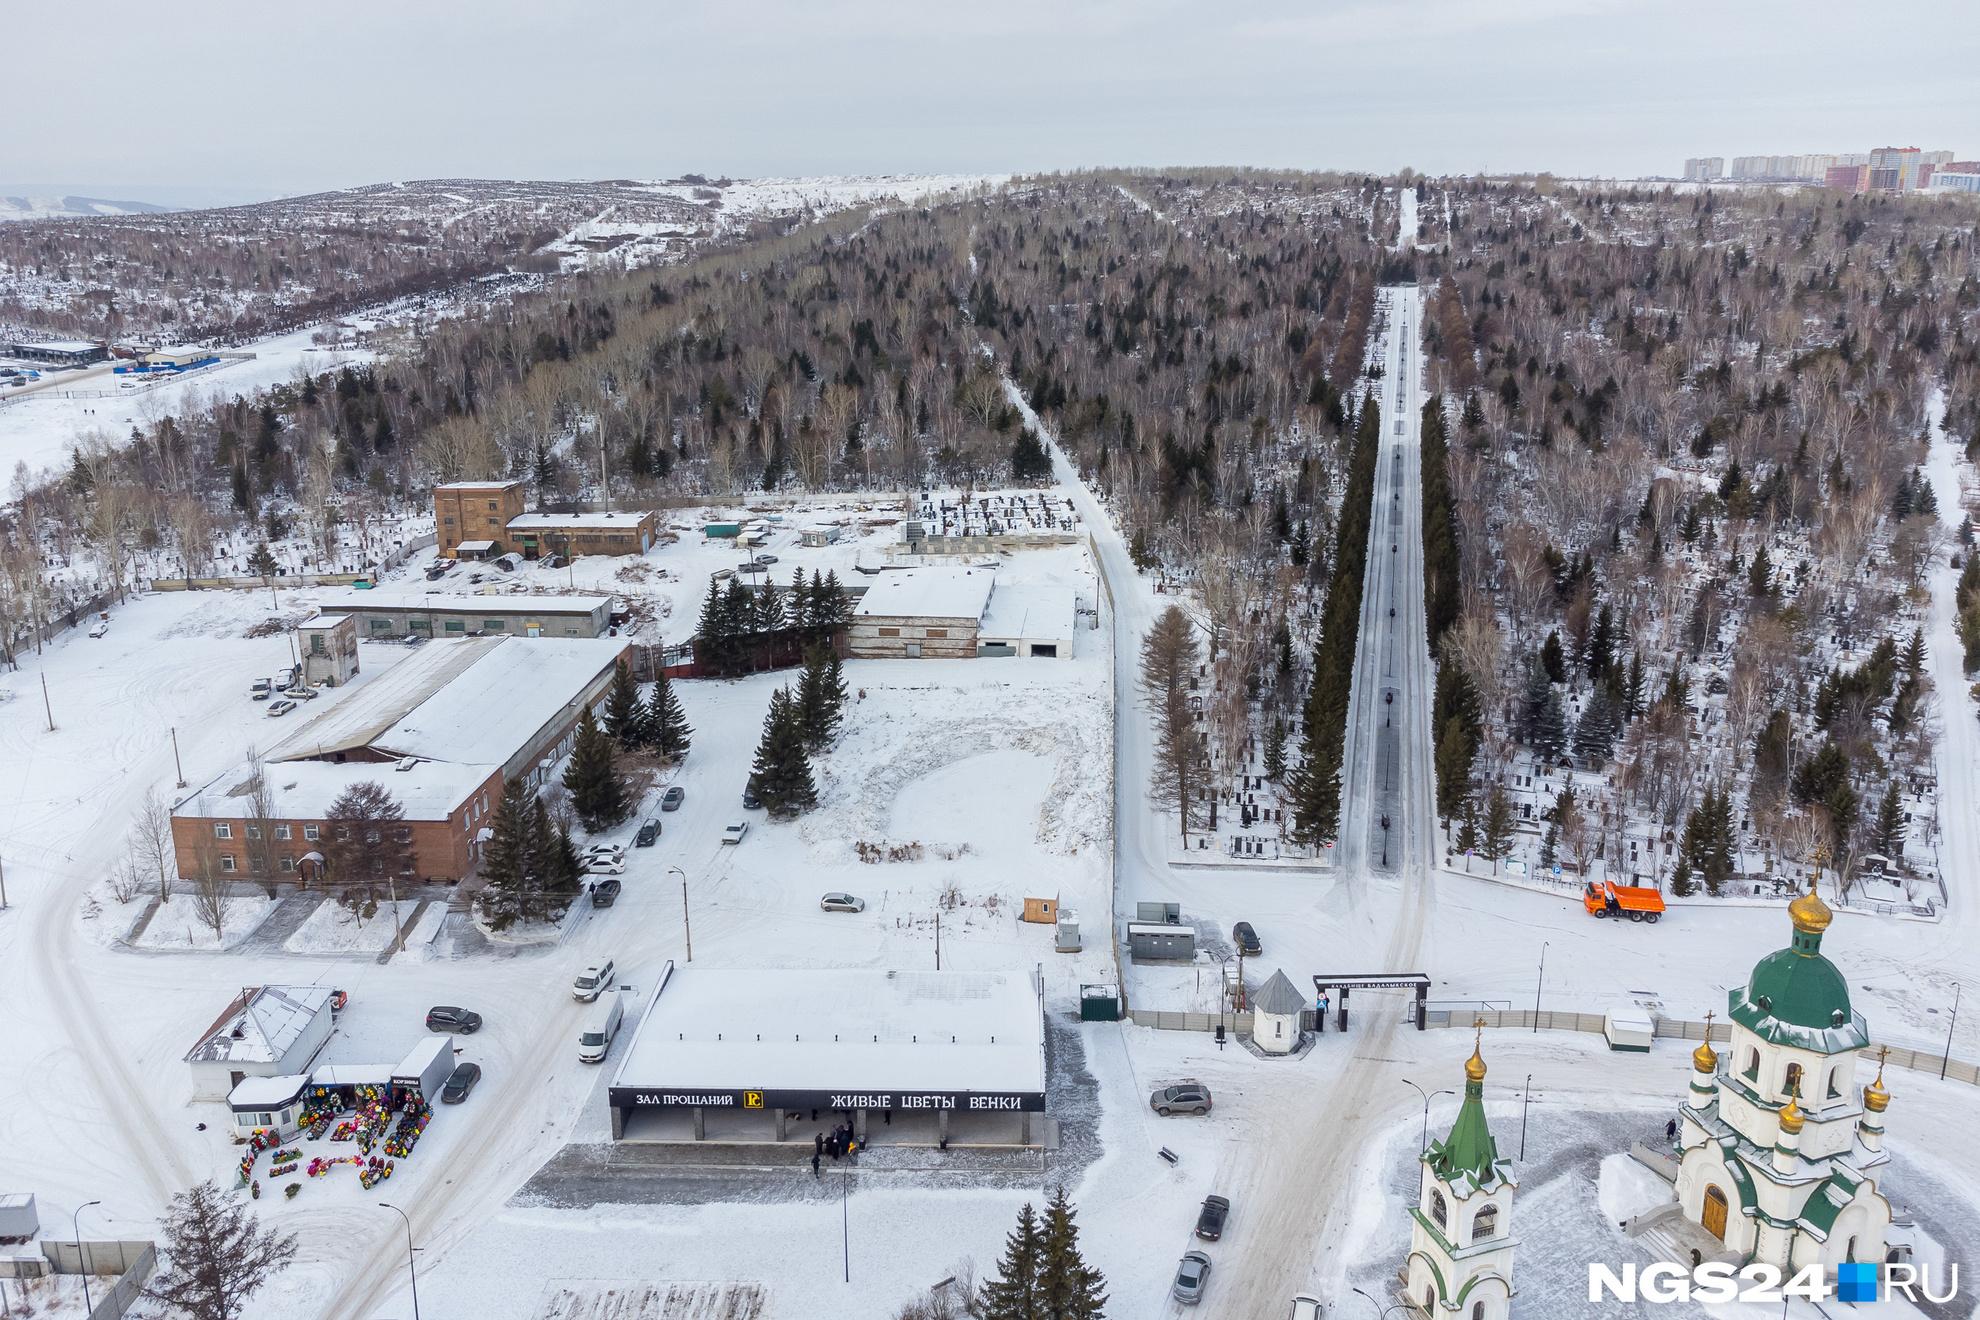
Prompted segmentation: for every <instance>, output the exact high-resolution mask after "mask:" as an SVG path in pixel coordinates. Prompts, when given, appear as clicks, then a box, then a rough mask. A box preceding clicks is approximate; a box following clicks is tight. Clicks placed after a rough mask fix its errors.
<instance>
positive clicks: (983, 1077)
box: [613, 967, 1045, 1094]
mask: <svg viewBox="0 0 1980 1320" xmlns="http://www.w3.org/2000/svg"><path fill="white" fill-rule="evenodd" d="M1044 1033H1045V1025H1044V1019H1043V1016H1042V1014H1041V1012H1040V1009H1039V1003H1038V996H1037V994H1036V992H1035V991H1034V989H1033V987H1032V982H1031V978H1030V976H1029V975H1027V974H1025V973H1021V972H901V971H893V972H888V971H876V970H872V969H867V968H857V969H833V970H814V969H802V970H800V969H779V970H771V971H760V970H754V969H751V970H720V969H713V968H707V969H704V968H699V967H689V968H685V969H676V970H675V971H674V973H673V975H672V976H671V977H669V978H667V980H666V981H665V985H664V988H663V989H662V990H661V991H660V992H659V995H658V997H657V998H656V999H655V1000H654V1003H653V1007H652V1008H651V1009H650V1010H649V1011H648V1012H647V1014H646V1017H645V1019H644V1020H643V1021H642V1022H641V1023H640V1026H639V1029H638V1031H637V1032H636V1033H635V1035H634V1037H633V1041H632V1044H631V1046H630V1047H629V1048H628V1049H627V1050H626V1057H625V1060H624V1061H623V1062H622V1063H621V1064H620V1065H619V1072H618V1075H617V1076H616V1077H615V1078H614V1079H613V1086H615V1087H642V1088H648V1087H650V1088H655V1089H660V1088H667V1089H675V1090H679V1089H699V1088H709V1089H733V1088H738V1087H753V1088H758V1089H764V1090H815V1091H833V1090H837V1091H873V1090H879V1091H916V1090H921V1091H944V1090H946V1091H1001V1092H1008V1091H1027V1092H1037V1093H1040V1094H1042V1093H1043V1092H1044V1089H1045V1056H1044Z"/></svg>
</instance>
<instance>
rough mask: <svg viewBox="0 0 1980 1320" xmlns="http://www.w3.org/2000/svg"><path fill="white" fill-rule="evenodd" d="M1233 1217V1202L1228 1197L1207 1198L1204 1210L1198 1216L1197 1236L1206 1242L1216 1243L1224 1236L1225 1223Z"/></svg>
mask: <svg viewBox="0 0 1980 1320" xmlns="http://www.w3.org/2000/svg"><path fill="white" fill-rule="evenodd" d="M1230 1217H1231V1201H1230V1198H1229V1197H1227V1196H1206V1197H1204V1198H1203V1209H1201V1210H1200V1211H1198V1212H1197V1215H1196V1236H1198V1237H1200V1238H1202V1239H1203V1240H1204V1241H1205V1242H1215V1241H1216V1240H1217V1239H1219V1238H1221V1237H1223V1236H1224V1221H1225V1220H1226V1219H1229V1218H1230Z"/></svg>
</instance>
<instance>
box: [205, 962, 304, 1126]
mask: <svg viewBox="0 0 1980 1320" xmlns="http://www.w3.org/2000/svg"><path fill="white" fill-rule="evenodd" d="M334 997H335V992H334V991H333V990H331V989H330V987H328V986H321V985H251V986H248V987H246V988H245V989H243V990H242V991H241V992H240V993H239V994H237V995H235V996H234V999H233V1002H232V1003H230V1004H228V1005H227V1008H226V1011H225V1012H223V1013H221V1014H220V1016H219V1017H217V1018H215V1019H213V1025H212V1026H210V1027H208V1028H207V1029H206V1030H205V1031H204V1032H202V1033H200V1037H199V1043H198V1044H196V1045H194V1046H193V1047H192V1048H191V1049H190V1050H187V1051H186V1063H187V1064H188V1065H189V1066H190V1067H191V1068H192V1078H193V1098H194V1099H197V1100H225V1099H226V1098H227V1096H228V1094H229V1093H230V1092H231V1091H233V1089H234V1088H235V1087H237V1086H239V1085H240V1084H241V1083H242V1082H243V1081H244V1080H246V1079H247V1078H250V1077H281V1076H286V1075H289V1074H293V1073H301V1072H307V1071H308V1070H309V1065H310V1064H311V1063H312V1062H313V1061H314V1060H315V1058H316V1055H317V1052H318V1051H320V1050H321V1049H322V1048H323V1043H324V1042H325V1041H327V1040H329V1039H330V1027H331V1023H332V1021H333V1020H334V1018H335V1016H336V1014H335V1012H334V1010H333V1007H332V1001H333V999H334Z"/></svg>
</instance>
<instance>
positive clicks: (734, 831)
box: [722, 820, 749, 843]
mask: <svg viewBox="0 0 1980 1320" xmlns="http://www.w3.org/2000/svg"><path fill="white" fill-rule="evenodd" d="M747 833H749V822H748V821H746V820H739V821H737V822H736V823H735V824H733V825H724V826H723V827H722V842H723V843H741V842H742V841H743V835H745V834H747Z"/></svg>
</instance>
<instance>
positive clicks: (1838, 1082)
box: [1829, 1068, 1843, 1100]
mask: <svg viewBox="0 0 1980 1320" xmlns="http://www.w3.org/2000/svg"><path fill="white" fill-rule="evenodd" d="M1842 1071H1843V1070H1842V1069H1840V1068H1831V1069H1830V1070H1829V1099H1831V1100H1840V1099H1842Z"/></svg>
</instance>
